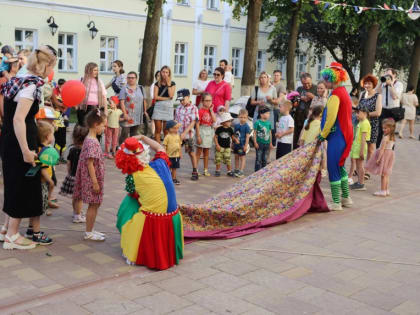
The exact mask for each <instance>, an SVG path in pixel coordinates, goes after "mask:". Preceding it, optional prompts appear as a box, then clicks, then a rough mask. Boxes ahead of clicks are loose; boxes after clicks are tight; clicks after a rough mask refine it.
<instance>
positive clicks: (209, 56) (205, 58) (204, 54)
mask: <svg viewBox="0 0 420 315" xmlns="http://www.w3.org/2000/svg"><path fill="white" fill-rule="evenodd" d="M206 48H208V50H207V51H210V48H213V53H214V54H213V55H209V54H206ZM210 59H213V66H212V67H213V69H211V71H209V67H210V66H209V65H208V61H209V60H210ZM206 60H207V65H206ZM216 63H217V46H215V45H204V52H203V68H204V69H206V70H207V73H208V75H209V76H212V75H213V71H214V69H216V68H217V67H218V66H217V64H216Z"/></svg>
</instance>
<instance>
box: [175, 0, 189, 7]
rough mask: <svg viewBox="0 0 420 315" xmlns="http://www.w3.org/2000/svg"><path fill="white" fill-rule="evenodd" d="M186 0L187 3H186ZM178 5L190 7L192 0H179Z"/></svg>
mask: <svg viewBox="0 0 420 315" xmlns="http://www.w3.org/2000/svg"><path fill="white" fill-rule="evenodd" d="M184 1H185V3H184ZM176 4H177V5H183V6H185V7H189V6H190V0H179V1H177V2H176Z"/></svg>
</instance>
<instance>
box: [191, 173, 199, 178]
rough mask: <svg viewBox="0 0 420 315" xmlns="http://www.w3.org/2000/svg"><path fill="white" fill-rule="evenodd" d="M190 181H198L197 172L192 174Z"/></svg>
mask: <svg viewBox="0 0 420 315" xmlns="http://www.w3.org/2000/svg"><path fill="white" fill-rule="evenodd" d="M191 180H198V172H192V175H191Z"/></svg>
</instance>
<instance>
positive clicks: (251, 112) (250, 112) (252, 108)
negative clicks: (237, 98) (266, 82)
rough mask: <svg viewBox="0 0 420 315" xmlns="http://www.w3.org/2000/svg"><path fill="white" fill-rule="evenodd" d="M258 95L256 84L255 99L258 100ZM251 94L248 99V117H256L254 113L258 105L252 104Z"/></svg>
mask: <svg viewBox="0 0 420 315" xmlns="http://www.w3.org/2000/svg"><path fill="white" fill-rule="evenodd" d="M257 95H258V86H255V101H256V100H257ZM251 100H252V99H251V96H250V97H249V99H248V102H247V103H246V106H245V108H246V110H247V111H248V117H251V118H254V114H255V108H256V107H257V106H254V105H252V104H251Z"/></svg>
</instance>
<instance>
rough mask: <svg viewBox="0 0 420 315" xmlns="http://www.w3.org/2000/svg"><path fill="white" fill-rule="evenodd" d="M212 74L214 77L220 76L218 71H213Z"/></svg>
mask: <svg viewBox="0 0 420 315" xmlns="http://www.w3.org/2000/svg"><path fill="white" fill-rule="evenodd" d="M213 75H214V76H215V77H219V76H221V74H220V73H216V72H215V73H213Z"/></svg>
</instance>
